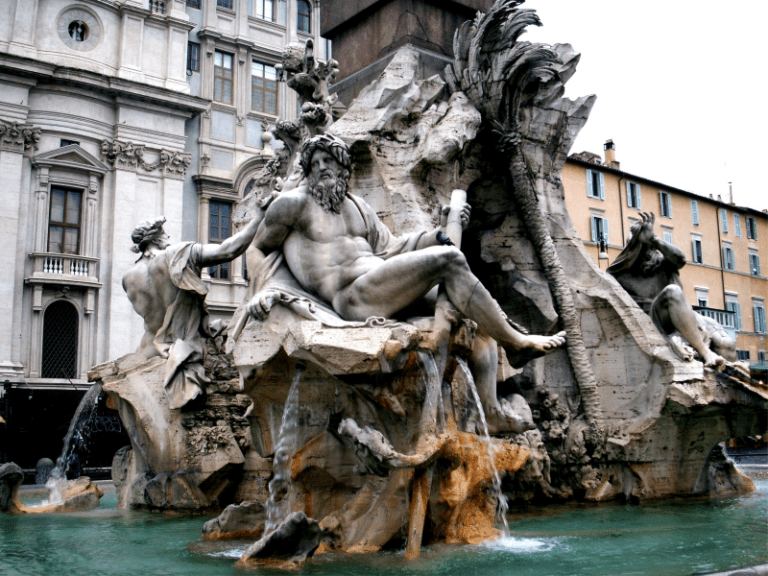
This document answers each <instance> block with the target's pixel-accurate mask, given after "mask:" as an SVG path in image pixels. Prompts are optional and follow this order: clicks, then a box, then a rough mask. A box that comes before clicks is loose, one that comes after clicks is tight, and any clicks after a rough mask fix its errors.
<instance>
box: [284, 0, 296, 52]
mask: <svg viewBox="0 0 768 576" xmlns="http://www.w3.org/2000/svg"><path fill="white" fill-rule="evenodd" d="M297 14H298V8H297V7H296V0H288V2H287V3H286V6H285V27H286V28H287V30H288V42H296V40H298V37H299V34H298V31H297V30H296V18H297Z"/></svg>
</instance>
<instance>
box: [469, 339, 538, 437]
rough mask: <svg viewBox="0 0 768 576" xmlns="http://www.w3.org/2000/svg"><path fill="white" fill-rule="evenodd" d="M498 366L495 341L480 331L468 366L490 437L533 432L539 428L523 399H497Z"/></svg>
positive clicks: (516, 396) (516, 395)
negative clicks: (507, 433)
mask: <svg viewBox="0 0 768 576" xmlns="http://www.w3.org/2000/svg"><path fill="white" fill-rule="evenodd" d="M498 363H499V352H498V346H497V344H496V341H495V340H494V339H493V338H491V337H490V336H488V335H487V334H485V333H483V332H479V331H478V333H477V335H476V336H475V342H474V346H473V347H472V356H471V358H470V361H469V366H470V368H471V370H472V376H473V377H474V379H475V385H476V386H477V393H478V395H479V396H480V402H481V403H482V405H483V409H484V411H485V418H486V420H487V422H488V433H489V434H491V435H493V434H502V433H505V432H514V433H517V434H521V433H523V432H525V431H526V430H533V429H534V428H536V425H535V424H534V423H533V415H532V414H531V409H530V407H529V406H528V404H527V402H526V401H525V399H524V398H523V397H522V396H520V395H519V394H515V395H514V396H512V397H510V398H509V399H507V398H499V397H498V396H497V391H496V384H497V382H496V378H497V372H498Z"/></svg>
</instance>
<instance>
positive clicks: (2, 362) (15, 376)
mask: <svg viewBox="0 0 768 576" xmlns="http://www.w3.org/2000/svg"><path fill="white" fill-rule="evenodd" d="M23 170H24V154H23V152H11V151H9V150H0V174H2V175H3V185H2V186H0V202H2V204H1V205H2V207H3V210H2V211H0V230H2V231H3V233H2V234H1V235H0V254H3V255H4V258H5V262H6V263H7V265H10V266H9V267H10V268H11V269H10V270H5V271H4V273H3V274H2V275H0V333H2V334H3V338H0V382H2V381H3V380H6V379H8V380H12V381H18V380H19V378H20V377H21V376H23V367H22V365H21V364H20V363H19V358H17V357H16V355H14V348H18V347H19V346H18V341H20V338H21V336H22V334H21V322H20V318H21V306H20V303H21V295H22V291H23V286H24V266H23V262H24V258H23V253H24V252H25V246H24V230H22V231H21V232H20V230H19V214H20V208H21V206H20V202H21V200H22V198H26V199H27V201H28V200H29V196H28V194H23V193H22V186H23V184H24V181H25V179H24V177H23V176H24V175H23ZM27 185H29V181H28V180H27ZM25 208H26V207H25ZM20 234H21V238H20ZM19 251H22V258H17V257H18V256H19V254H18V252H19ZM19 262H21V263H22V266H21V268H20V269H18V266H17V264H18V263H19ZM12 263H13V264H16V265H12ZM17 307H18V308H19V310H18V317H19V322H18V325H16V326H15V324H17V323H16V322H14V319H15V317H16V316H17V314H16V312H17V310H16V308H17Z"/></svg>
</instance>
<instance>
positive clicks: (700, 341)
mask: <svg viewBox="0 0 768 576" xmlns="http://www.w3.org/2000/svg"><path fill="white" fill-rule="evenodd" d="M640 216H641V218H642V221H639V222H635V223H634V224H632V236H631V237H630V239H629V242H627V245H626V246H625V247H624V250H622V251H621V253H620V254H619V255H618V257H617V258H616V260H615V261H614V263H613V264H611V265H610V266H609V267H608V272H609V273H611V274H612V275H613V276H614V277H615V278H616V280H618V282H619V284H621V286H622V287H623V288H624V289H625V290H626V291H627V292H628V293H629V295H630V296H632V298H633V299H634V300H635V302H637V303H638V305H639V306H640V307H641V308H642V309H643V310H644V311H645V312H646V313H647V314H648V315H650V317H651V318H652V319H653V323H654V324H655V325H656V327H657V328H658V329H659V330H660V331H661V333H662V334H664V335H666V336H670V335H673V334H674V333H675V332H679V333H680V336H682V337H683V338H684V339H685V340H686V341H687V342H688V343H689V344H690V346H691V347H693V350H695V351H696V353H698V355H699V357H700V358H701V361H702V362H704V365H705V366H709V367H712V368H720V367H722V366H723V365H725V363H726V361H731V362H733V361H735V360H736V348H735V342H734V341H733V340H732V339H731V338H729V337H728V335H727V334H726V333H725V331H724V330H723V329H722V326H719V325H717V323H716V322H714V321H711V320H710V319H709V318H705V317H704V316H701V315H700V314H696V312H694V311H693V308H691V305H690V304H688V302H686V300H685V294H683V288H682V284H681V282H680V273H679V271H680V269H681V268H682V267H683V266H685V255H684V254H683V252H682V251H681V250H680V249H679V248H677V247H675V246H673V245H672V244H669V243H668V242H664V241H663V240H662V239H660V238H659V237H658V236H656V234H655V233H654V232H653V223H654V220H655V217H654V215H653V213H652V212H651V213H641V214H640ZM670 341H671V343H672V345H673V348H674V349H675V351H676V352H678V354H680V355H681V356H682V357H683V358H684V359H686V360H692V359H693V354H692V353H691V351H690V350H686V346H684V345H682V346H681V345H680V343H679V342H677V341H676V339H675V338H674V337H673V338H671V339H670Z"/></svg>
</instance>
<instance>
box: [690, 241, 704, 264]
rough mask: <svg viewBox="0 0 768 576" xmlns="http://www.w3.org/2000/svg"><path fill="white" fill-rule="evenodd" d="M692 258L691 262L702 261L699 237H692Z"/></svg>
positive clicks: (698, 262) (699, 262) (702, 255)
mask: <svg viewBox="0 0 768 576" xmlns="http://www.w3.org/2000/svg"><path fill="white" fill-rule="evenodd" d="M692 240H693V242H692V243H693V259H692V262H696V263H697V264H701V263H702V262H704V254H703V253H702V251H701V238H696V237H695V236H694V237H693V239H692Z"/></svg>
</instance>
